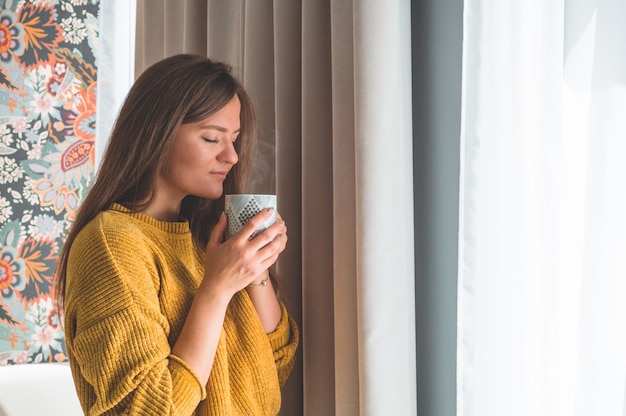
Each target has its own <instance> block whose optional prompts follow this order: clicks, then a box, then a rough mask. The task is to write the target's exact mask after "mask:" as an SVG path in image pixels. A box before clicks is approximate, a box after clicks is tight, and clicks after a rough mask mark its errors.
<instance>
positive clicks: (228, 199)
mask: <svg viewBox="0 0 626 416" xmlns="http://www.w3.org/2000/svg"><path fill="white" fill-rule="evenodd" d="M224 203H225V205H224V210H225V211H226V216H227V217H228V227H227V228H226V238H230V237H232V236H233V235H234V234H236V233H237V231H239V230H240V229H241V227H243V225H244V224H245V223H247V222H248V220H250V218H252V217H254V216H255V215H256V214H258V213H259V212H261V210H263V209H265V208H269V207H272V208H274V212H273V213H272V216H271V217H270V218H269V219H267V221H265V222H264V223H263V224H261V226H260V227H259V228H257V230H256V231H255V232H254V234H253V235H252V236H251V237H250V238H253V237H254V236H255V235H257V234H258V233H260V232H261V231H263V230H265V229H266V228H267V227H269V226H270V225H272V224H274V222H276V195H261V194H233V195H226V196H225V198H224Z"/></svg>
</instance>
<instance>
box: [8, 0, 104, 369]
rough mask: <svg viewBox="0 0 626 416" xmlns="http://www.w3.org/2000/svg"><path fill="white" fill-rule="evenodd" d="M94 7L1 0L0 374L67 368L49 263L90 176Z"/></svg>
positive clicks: (67, 1) (85, 0) (82, 1)
mask: <svg viewBox="0 0 626 416" xmlns="http://www.w3.org/2000/svg"><path fill="white" fill-rule="evenodd" d="M98 13H99V0H61V1H59V0H29V1H24V0H21V1H17V0H13V1H11V0H0V365H10V364H23V363H30V362H58V361H65V360H66V350H65V345H64V339H63V332H62V329H61V327H60V322H59V316H58V314H57V311H56V310H55V308H54V305H53V301H52V299H53V295H54V294H53V287H52V278H53V273H54V269H55V267H56V256H57V255H58V251H59V247H60V245H61V243H62V237H63V236H64V234H65V232H66V231H67V228H68V225H69V222H70V221H71V220H72V218H73V215H74V213H75V210H76V208H77V205H78V202H79V201H80V200H81V197H82V196H83V195H84V194H85V191H86V188H87V186H88V184H89V181H90V180H91V178H92V176H93V171H94V151H95V122H96V89H97V83H96V81H97V47H98V34H99V31H98Z"/></svg>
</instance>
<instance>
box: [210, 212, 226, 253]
mask: <svg viewBox="0 0 626 416" xmlns="http://www.w3.org/2000/svg"><path fill="white" fill-rule="evenodd" d="M227 226H228V220H227V218H226V214H224V213H223V212H222V214H221V215H220V219H219V220H218V221H217V224H215V227H213V230H212V231H211V235H210V236H209V243H208V244H209V246H216V245H218V244H219V243H221V242H222V241H224V233H225V232H226V227H227Z"/></svg>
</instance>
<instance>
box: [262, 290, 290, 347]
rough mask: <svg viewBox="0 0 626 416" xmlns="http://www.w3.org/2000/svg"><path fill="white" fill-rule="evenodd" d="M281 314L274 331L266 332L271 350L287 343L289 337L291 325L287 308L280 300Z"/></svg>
mask: <svg viewBox="0 0 626 416" xmlns="http://www.w3.org/2000/svg"><path fill="white" fill-rule="evenodd" d="M280 310H281V316H280V321H279V322H278V325H276V329H275V330H274V332H271V333H269V334H267V338H268V339H269V341H270V345H271V346H272V351H277V350H279V349H280V348H282V347H284V346H285V345H287V343H288V342H289V340H290V339H291V326H290V325H289V314H288V313H287V308H286V307H285V305H284V304H283V303H282V302H280Z"/></svg>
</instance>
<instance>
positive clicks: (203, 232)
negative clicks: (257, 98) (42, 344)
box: [56, 55, 298, 416]
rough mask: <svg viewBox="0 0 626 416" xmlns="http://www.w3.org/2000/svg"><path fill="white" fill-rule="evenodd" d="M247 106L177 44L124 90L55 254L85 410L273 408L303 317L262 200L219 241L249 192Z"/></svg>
mask: <svg viewBox="0 0 626 416" xmlns="http://www.w3.org/2000/svg"><path fill="white" fill-rule="evenodd" d="M254 129H255V117H254V111H253V107H252V103H251V100H250V98H249V97H248V95H247V94H246V92H245V90H244V89H243V87H242V86H241V84H240V83H239V82H238V81H237V80H236V79H235V78H234V77H233V76H232V75H231V74H230V69H229V67H228V66H226V65H224V64H222V63H217V62H213V61H211V60H208V59H205V58H201V57H198V56H191V55H178V56H174V57H171V58H167V59H165V60H163V61H160V62H158V63H156V64H154V65H153V66H151V67H150V68H148V69H147V70H146V71H145V72H144V73H143V74H142V75H141V76H140V77H139V78H138V79H137V81H136V82H135V84H134V86H133V87H132V88H131V90H130V92H129V94H128V96H127V98H126V101H125V103H124V105H123V107H122V109H121V111H120V114H119V117H118V119H117V122H116V124H115V127H114V129H113V132H112V134H111V137H110V140H109V144H108V146H107V149H106V152H105V155H104V158H103V161H102V164H101V166H100V168H99V171H98V174H97V179H96V181H95V182H94V184H93V186H92V188H91V189H90V191H89V193H88V195H87V196H86V198H85V200H84V201H83V203H82V204H81V208H80V210H79V212H78V214H77V217H76V220H75V222H74V224H73V226H72V228H71V229H70V231H69V234H68V236H67V240H66V243H65V246H64V248H63V250H62V252H61V256H60V259H59V267H58V273H57V278H58V280H57V288H56V289H57V294H58V298H59V299H58V301H59V302H58V303H59V305H60V307H62V308H63V311H64V322H65V332H66V343H67V351H68V356H69V361H70V365H71V368H72V374H73V376H74V381H75V385H76V390H77V393H78V396H79V399H80V402H81V405H82V407H83V410H84V411H85V413H86V414H90V415H100V414H107V415H118V414H120V415H121V414H132V415H169V414H172V415H190V414H197V415H220V416H223V415H275V414H276V413H278V411H279V408H280V387H281V385H282V384H283V383H284V382H285V381H286V378H287V376H288V375H289V372H290V371H291V368H292V366H293V360H294V354H295V350H296V347H297V344H298V329H297V327H296V324H295V322H294V320H293V319H292V318H291V317H290V316H289V315H288V313H287V310H286V309H285V306H284V304H283V303H282V302H281V301H280V300H279V299H278V298H277V296H276V292H275V290H274V287H275V283H276V281H275V279H274V278H273V277H272V278H270V276H269V272H268V269H269V268H270V266H272V265H273V264H274V263H275V262H276V260H277V258H278V256H279V255H280V253H281V252H282V251H283V250H284V248H285V244H286V242H287V237H286V235H287V234H286V232H287V229H286V227H285V223H284V222H283V221H282V219H281V218H280V216H279V215H278V216H277V218H278V220H277V221H276V223H275V224H274V225H272V226H271V227H270V228H268V229H266V230H265V231H264V232H262V233H261V234H259V235H258V236H256V237H255V238H253V239H250V236H251V235H252V234H253V232H254V230H255V229H256V227H257V226H258V225H260V224H261V223H263V222H264V221H265V220H266V219H267V218H268V217H269V216H270V215H271V212H268V211H267V210H266V211H263V212H261V213H260V214H258V215H257V216H255V217H254V218H252V219H251V220H250V221H249V222H248V223H247V224H246V225H245V226H244V227H243V228H242V229H241V231H240V232H238V233H237V234H236V235H234V236H233V237H231V238H230V239H228V240H227V241H224V231H225V229H226V225H227V218H226V216H225V214H224V213H223V209H224V199H223V198H224V194H226V193H238V192H241V191H243V190H244V189H245V182H246V178H247V175H248V172H249V167H250V163H251V160H250V159H251V155H252V149H253V148H254V138H255V137H254Z"/></svg>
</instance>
